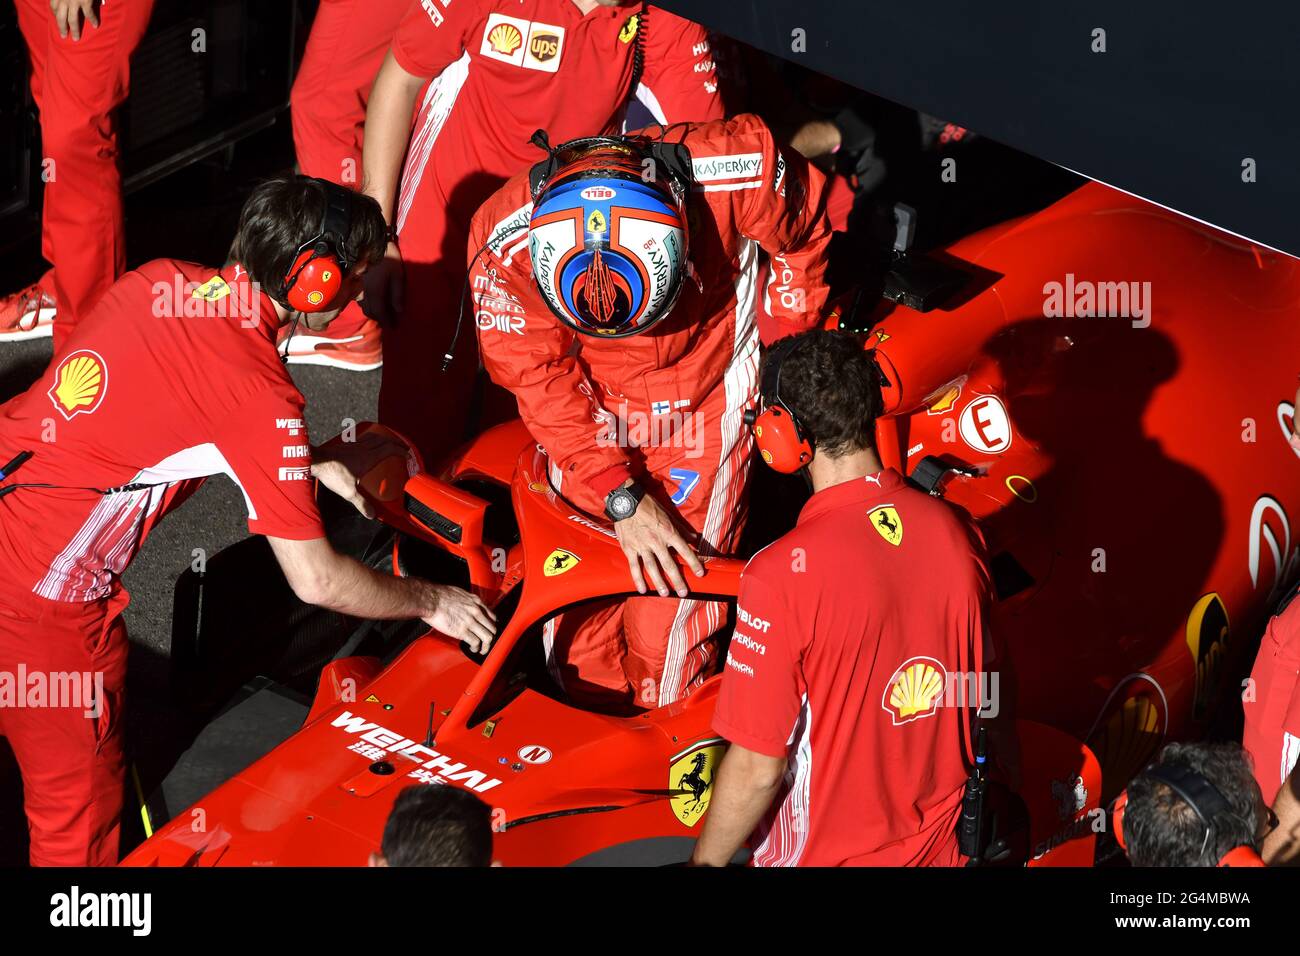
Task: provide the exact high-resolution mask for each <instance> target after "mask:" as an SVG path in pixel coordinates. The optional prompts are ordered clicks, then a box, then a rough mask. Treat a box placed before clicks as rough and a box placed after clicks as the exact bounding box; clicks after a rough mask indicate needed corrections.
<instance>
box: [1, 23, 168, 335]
mask: <svg viewBox="0 0 1300 956" xmlns="http://www.w3.org/2000/svg"><path fill="white" fill-rule="evenodd" d="M17 3H18V25H19V27H20V28H21V29H22V33H23V38H24V39H25V40H26V41H27V52H28V55H29V56H30V58H31V62H32V96H33V98H34V99H35V100H36V105H37V107H38V108H39V109H40V113H41V150H42V152H43V154H44V155H43V156H42V157H41V162H42V171H43V178H44V179H45V207H44V216H43V219H42V233H41V253H42V254H43V255H44V256H45V258H46V259H47V260H49V262H50V263H51V264H52V265H53V266H54V294H55V298H56V299H57V300H58V303H59V307H58V314H57V315H56V317H55V320H54V348H55V349H56V350H57V349H58V348H59V347H60V346H61V345H62V343H63V340H64V339H66V338H67V336H68V333H69V332H71V331H72V328H73V326H74V325H75V324H76V322H77V321H78V320H79V319H81V318H82V317H83V316H84V315H85V314H86V313H87V312H89V311H90V309H91V308H93V307H94V305H95V303H96V302H98V301H99V297H100V296H101V295H103V294H104V292H105V291H107V289H108V287H109V286H111V285H112V284H113V283H114V282H115V281H116V280H117V277H118V276H119V275H121V274H122V272H123V271H124V270H125V269H126V240H125V233H124V230H123V223H122V178H121V174H120V173H119V172H118V168H117V160H118V148H117V129H116V124H115V123H114V120H113V112H114V110H116V109H117V107H118V106H120V105H121V103H122V101H123V100H125V99H126V93H127V86H128V81H129V78H130V70H131V65H130V61H131V51H132V50H134V49H135V47H136V44H138V43H139V42H140V38H141V37H142V36H143V35H144V31H145V28H146V27H147V26H148V24H149V15H150V13H151V12H152V11H153V0H112V2H111V3H103V4H100V5H99V27H98V28H95V27H93V26H91V25H90V24H89V23H88V22H86V23H83V24H82V33H81V39H80V40H75V41H74V40H73V39H72V34H71V32H69V34H68V36H67V37H66V38H62V37H60V36H59V30H58V27H57V26H55V23H54V14H53V13H51V12H50V3H49V0H17Z"/></svg>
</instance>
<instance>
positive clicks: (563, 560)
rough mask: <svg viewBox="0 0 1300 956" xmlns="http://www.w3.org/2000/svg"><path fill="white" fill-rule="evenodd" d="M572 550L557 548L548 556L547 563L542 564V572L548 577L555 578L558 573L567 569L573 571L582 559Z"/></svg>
mask: <svg viewBox="0 0 1300 956" xmlns="http://www.w3.org/2000/svg"><path fill="white" fill-rule="evenodd" d="M581 560H582V558H580V557H578V556H577V555H576V554H574V553H573V552H572V551H565V550H564V549H563V548H556V549H555V550H554V551H552V552H551V553H550V554H548V555H547V556H546V564H545V565H543V566H542V573H543V574H545V575H546V576H547V577H548V578H553V577H555V576H556V575H557V574H563V573H564V572H565V571H572V570H573V568H574V566H575V565H576V564H577V563H578V562H579V561H581Z"/></svg>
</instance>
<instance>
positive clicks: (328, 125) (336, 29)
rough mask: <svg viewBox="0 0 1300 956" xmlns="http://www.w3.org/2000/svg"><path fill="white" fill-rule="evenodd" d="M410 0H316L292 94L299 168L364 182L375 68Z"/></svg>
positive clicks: (332, 178)
mask: <svg viewBox="0 0 1300 956" xmlns="http://www.w3.org/2000/svg"><path fill="white" fill-rule="evenodd" d="M410 5H411V4H410V0H321V4H320V8H319V9H318V10H317V11H316V19H315V20H313V21H312V25H311V35H310V36H309V37H308V38H307V49H306V51H305V52H304V53H303V57H302V64H301V65H300V66H299V67H298V76H297V77H296V78H295V79H294V81H293V92H292V94H290V98H289V104H290V116H291V118H292V121H293V146H294V149H295V150H296V151H297V153H298V168H299V169H300V170H301V171H302V172H303V173H305V174H306V175H308V176H318V177H320V178H321V179H328V180H330V181H331V182H335V183H340V184H342V185H345V186H352V187H354V188H355V187H359V184H360V183H361V141H362V134H363V131H364V129H365V123H366V106H367V104H368V103H369V101H370V87H371V85H372V84H373V83H374V82H375V74H376V73H378V72H379V66H380V64H382V63H383V62H384V54H386V53H387V52H388V45H389V42H390V41H391V40H392V37H393V31H395V30H396V29H397V24H398V23H399V22H400V21H401V19H402V15H403V14H405V13H406V11H407V9H408V8H409V7H410Z"/></svg>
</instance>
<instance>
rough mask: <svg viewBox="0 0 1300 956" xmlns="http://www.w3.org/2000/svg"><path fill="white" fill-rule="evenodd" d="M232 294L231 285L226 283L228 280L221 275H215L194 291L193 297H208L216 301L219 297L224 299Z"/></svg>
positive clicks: (191, 294) (191, 295)
mask: <svg viewBox="0 0 1300 956" xmlns="http://www.w3.org/2000/svg"><path fill="white" fill-rule="evenodd" d="M228 295H230V286H228V285H226V280H225V279H223V278H221V276H213V277H212V278H211V279H209V280H208V281H207V282H205V283H203V285H201V286H199V287H198V288H197V289H195V290H194V291H193V292H192V293H190V298H191V299H206V300H207V301H208V302H216V301H217V300H218V299H224V298H225V297H226V296H228Z"/></svg>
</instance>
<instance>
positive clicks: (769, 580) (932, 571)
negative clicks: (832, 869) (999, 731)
mask: <svg viewBox="0 0 1300 956" xmlns="http://www.w3.org/2000/svg"><path fill="white" fill-rule="evenodd" d="M989 593H990V586H989V577H988V571H987V567H986V565H985V561H984V557H983V545H982V542H981V541H980V539H979V535H978V532H976V531H975V529H974V527H973V525H972V524H971V522H970V521H969V519H968V518H967V517H966V516H965V515H964V514H963V513H962V512H960V511H958V510H957V509H956V508H954V507H952V506H951V505H949V504H947V503H945V502H943V501H941V500H939V499H938V498H933V497H931V496H929V495H926V494H924V493H922V492H920V491H917V490H915V489H913V488H911V487H909V486H907V485H906V484H904V482H903V479H902V478H901V476H900V475H899V474H898V473H897V472H896V471H894V470H892V469H889V470H886V471H883V472H881V473H880V474H879V475H872V476H870V477H867V478H865V479H855V480H853V481H847V482H844V483H843V484H839V485H834V486H833V487H830V488H826V489H824V490H822V491H819V492H818V493H817V494H815V495H814V496H813V497H812V499H811V500H809V502H808V503H807V504H806V505H805V506H804V509H803V511H802V513H801V514H800V516H799V523H798V525H797V526H796V527H795V529H794V530H793V531H791V532H790V533H789V534H787V535H786V536H785V537H783V538H781V539H779V540H778V541H776V542H775V543H773V544H771V545H769V546H768V547H767V548H764V549H763V550H762V551H760V552H759V553H758V554H756V555H755V556H754V557H753V559H752V560H751V561H750V562H749V564H748V566H747V567H746V568H745V572H744V574H743V575H742V577H741V583H740V596H739V608H738V612H737V614H738V621H737V624H736V630H735V634H734V635H733V636H732V639H731V646H730V649H729V651H728V654H727V666H726V672H725V674H724V676H723V679H722V689H721V693H720V696H719V699H718V707H717V713H716V715H715V717H714V721H713V727H714V730H716V731H717V732H718V733H719V734H720V735H722V736H724V737H726V738H727V739H728V740H730V741H731V742H733V743H736V744H739V745H740V746H742V747H746V748H748V749H749V750H753V751H756V752H758V753H762V754H767V755H769V756H772V757H785V758H786V759H787V760H788V761H789V767H788V770H787V773H786V777H785V782H784V785H783V787H782V790H781V792H780V794H779V796H778V797H777V799H776V800H775V801H774V803H773V805H772V809H771V811H770V812H769V814H768V816H767V817H766V818H765V819H764V821H763V822H762V824H761V825H760V826H759V829H758V831H757V832H756V833H755V834H754V838H753V846H754V863H755V865H757V866H796V865H798V866H839V865H877V866H901V865H954V864H956V863H957V862H958V852H957V841H956V836H955V833H954V827H955V826H956V822H957V817H958V814H959V812H960V808H961V795H962V787H963V785H964V783H965V781H966V776H967V764H966V753H967V751H968V746H969V720H970V716H971V712H972V711H971V708H972V707H974V706H978V704H977V702H976V700H975V699H973V696H974V695H973V694H971V693H963V688H968V689H969V688H972V687H973V686H980V685H979V684H978V682H977V683H975V684H974V685H972V684H968V683H965V682H963V681H962V680H960V679H959V677H958V675H969V674H974V675H976V680H977V679H978V672H979V671H980V669H981V668H982V666H983V661H984V656H985V655H984V646H985V645H984V640H985V635H984V620H985V614H986V608H987V602H988V595H989ZM968 679H969V678H968ZM964 701H965V702H967V703H969V704H970V707H963V706H962V704H963V702H964Z"/></svg>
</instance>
